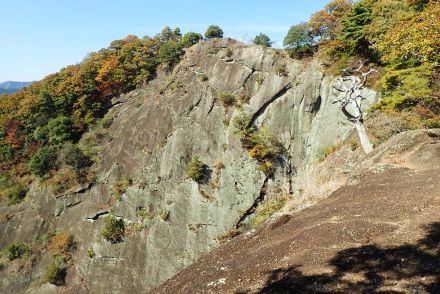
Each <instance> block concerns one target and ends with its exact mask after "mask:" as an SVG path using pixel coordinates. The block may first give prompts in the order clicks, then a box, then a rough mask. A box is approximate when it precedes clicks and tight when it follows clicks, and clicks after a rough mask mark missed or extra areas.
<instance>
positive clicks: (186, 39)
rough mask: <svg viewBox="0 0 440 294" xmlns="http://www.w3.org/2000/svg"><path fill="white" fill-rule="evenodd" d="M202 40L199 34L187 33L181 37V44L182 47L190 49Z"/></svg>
mask: <svg viewBox="0 0 440 294" xmlns="http://www.w3.org/2000/svg"><path fill="white" fill-rule="evenodd" d="M202 39H203V36H202V35H201V34H199V33H194V32H188V33H186V34H185V35H183V37H182V44H183V46H184V47H191V46H192V45H194V44H197V43H198V42H199V41H200V40H202Z"/></svg>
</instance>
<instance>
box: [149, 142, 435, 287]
mask: <svg viewBox="0 0 440 294" xmlns="http://www.w3.org/2000/svg"><path fill="white" fill-rule="evenodd" d="M419 137H420V136H419ZM419 137H417V138H416V139H417V140H421V142H418V143H417V142H416V143H417V144H409V145H411V146H410V148H408V150H398V148H396V146H397V145H396V144H395V143H393V142H391V143H390V144H389V145H390V146H388V147H389V148H394V150H398V151H396V152H394V153H392V152H391V154H390V152H388V153H387V152H383V155H381V158H380V160H377V159H374V161H375V164H374V168H373V166H371V167H369V168H367V169H365V168H364V170H363V171H362V172H360V173H358V180H357V182H356V184H353V185H350V186H345V187H342V188H340V189H338V190H337V191H335V192H334V193H333V194H332V195H331V196H330V197H329V198H327V199H325V200H322V201H321V202H320V203H318V204H316V205H315V206H313V207H310V208H308V209H305V210H303V211H300V212H298V213H295V214H292V215H284V216H282V217H280V218H278V219H277V220H275V221H274V222H272V223H269V224H267V225H265V226H264V227H263V228H261V229H260V230H259V231H257V232H256V233H255V234H253V235H250V236H246V237H243V236H242V237H238V238H236V239H235V240H232V241H231V242H229V243H227V244H225V245H223V246H221V247H219V248H218V249H216V250H214V251H212V252H211V253H209V254H207V255H205V256H203V257H201V258H200V259H199V260H198V261H197V262H196V263H195V264H193V265H192V266H190V267H189V268H187V269H186V270H184V271H182V272H181V273H180V274H178V275H177V276H175V277H174V278H172V279H171V280H169V281H168V282H166V283H165V284H163V285H162V286H161V287H160V288H158V289H156V290H155V291H153V293H440V209H439V205H440V164H439V159H440V140H439V137H438V136H437V135H435V136H434V135H433V136H429V137H428V136H426V135H425V136H424V137H423V138H422V139H420V138H419ZM407 139H408V138H407ZM409 139H414V137H410V138H409ZM416 139H414V140H416ZM407 145H408V144H407ZM403 149H405V148H403ZM376 157H377V155H376Z"/></svg>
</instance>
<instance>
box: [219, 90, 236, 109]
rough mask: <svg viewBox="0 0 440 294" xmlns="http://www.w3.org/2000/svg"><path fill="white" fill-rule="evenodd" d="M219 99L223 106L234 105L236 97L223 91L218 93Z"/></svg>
mask: <svg viewBox="0 0 440 294" xmlns="http://www.w3.org/2000/svg"><path fill="white" fill-rule="evenodd" d="M220 101H221V102H222V104H223V106H224V107H228V106H234V105H235V104H236V103H237V97H235V95H233V94H229V93H223V94H221V95H220Z"/></svg>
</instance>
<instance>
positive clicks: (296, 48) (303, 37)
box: [283, 22, 314, 55]
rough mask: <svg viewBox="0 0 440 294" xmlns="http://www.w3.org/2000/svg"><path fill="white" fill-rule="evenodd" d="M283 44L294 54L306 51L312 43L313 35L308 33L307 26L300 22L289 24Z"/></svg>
mask: <svg viewBox="0 0 440 294" xmlns="http://www.w3.org/2000/svg"><path fill="white" fill-rule="evenodd" d="M283 44H284V46H285V47H287V48H289V49H291V52H292V53H293V54H294V55H297V54H302V53H305V52H307V51H308V50H310V49H311V48H312V46H313V45H314V40H313V37H312V36H311V35H310V30H309V26H308V24H307V23H305V22H302V23H300V24H298V25H294V26H291V27H290V29H289V31H288V32H287V36H286V37H285V38H284V42H283Z"/></svg>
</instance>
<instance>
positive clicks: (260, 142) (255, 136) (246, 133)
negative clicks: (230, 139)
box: [232, 112, 284, 176]
mask: <svg viewBox="0 0 440 294" xmlns="http://www.w3.org/2000/svg"><path fill="white" fill-rule="evenodd" d="M232 125H233V128H234V132H235V133H236V134H238V135H240V137H241V140H240V141H241V144H242V146H243V148H244V149H246V150H247V151H248V155H249V157H251V158H254V159H256V160H257V161H258V162H259V163H260V166H259V170H261V171H262V172H264V173H265V174H266V175H268V176H269V175H272V174H273V173H274V171H275V168H276V166H277V165H279V164H281V163H282V155H283V153H284V148H283V146H282V144H281V142H280V141H279V140H278V139H277V138H276V136H275V135H274V134H273V133H272V132H271V131H270V130H269V129H268V128H267V127H261V128H260V129H258V128H257V127H255V126H253V125H251V116H250V115H249V114H248V113H244V112H241V113H239V114H238V115H237V116H235V117H234V119H233V120H232Z"/></svg>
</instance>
